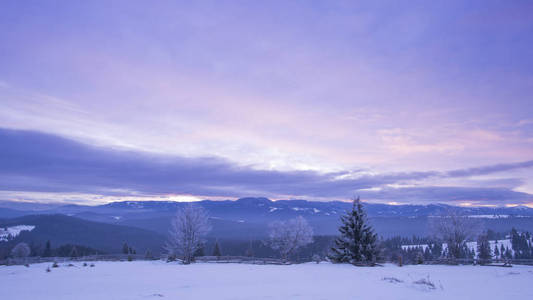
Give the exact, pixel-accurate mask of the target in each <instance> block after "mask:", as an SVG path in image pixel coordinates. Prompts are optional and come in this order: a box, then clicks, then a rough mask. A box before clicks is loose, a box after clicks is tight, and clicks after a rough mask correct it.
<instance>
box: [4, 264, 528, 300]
mask: <svg viewBox="0 0 533 300" xmlns="http://www.w3.org/2000/svg"><path fill="white" fill-rule="evenodd" d="M48 266H49V264H39V265H31V266H30V267H29V268H26V267H24V266H9V267H5V266H0V282H2V286H5V287H7V288H2V289H0V299H12V300H16V299H41V300H47V299H53V300H57V299H79V300H84V299H88V300H89V299H90V300H92V299H365V300H372V299H408V300H416V299H446V300H449V299H484V300H491V299H497V300H501V299H533V288H532V286H531V282H532V280H533V267H527V266H514V267H513V268H499V267H481V266H437V265H419V266H404V267H401V268H400V267H397V266H395V265H386V266H385V267H374V268H360V267H353V266H351V265H333V264H328V263H321V264H314V263H308V264H300V265H290V266H277V265H267V266H261V265H245V264H192V265H187V266H185V265H178V264H167V263H164V262H160V261H155V262H147V261H143V262H96V266H95V267H94V268H91V267H82V266H81V263H76V264H75V266H73V267H67V266H65V265H63V264H62V265H61V266H60V267H59V268H53V269H52V271H51V272H50V273H47V272H45V269H46V268H47V267H48ZM424 281H426V282H430V283H431V284H433V286H430V285H428V284H424V283H423V282H424ZM29 282H31V284H28V283H29ZM417 282H418V283H417Z"/></svg>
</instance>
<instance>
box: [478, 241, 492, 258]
mask: <svg viewBox="0 0 533 300" xmlns="http://www.w3.org/2000/svg"><path fill="white" fill-rule="evenodd" d="M477 252H478V258H479V262H480V263H481V264H486V263H489V262H490V260H491V258H492V253H491V251H490V243H489V237H488V235H487V234H481V235H479V237H478V239H477Z"/></svg>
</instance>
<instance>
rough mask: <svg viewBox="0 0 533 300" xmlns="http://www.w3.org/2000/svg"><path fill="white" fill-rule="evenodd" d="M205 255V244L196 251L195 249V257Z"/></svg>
mask: <svg viewBox="0 0 533 300" xmlns="http://www.w3.org/2000/svg"><path fill="white" fill-rule="evenodd" d="M197 256H205V252H204V245H201V246H200V247H199V248H198V249H196V251H194V257H197Z"/></svg>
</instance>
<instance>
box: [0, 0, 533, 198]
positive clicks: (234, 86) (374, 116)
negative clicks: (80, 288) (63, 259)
mask: <svg viewBox="0 0 533 300" xmlns="http://www.w3.org/2000/svg"><path fill="white" fill-rule="evenodd" d="M86 2H87V3H78V1H2V2H1V3H0V104H1V106H0V156H1V158H0V163H1V165H0V179H1V180H0V199H10V200H39V201H65V202H68V201H70V202H77V203H83V202H85V203H96V202H105V201H112V200H122V199H155V198H157V199H172V200H183V199H201V198H212V199H231V198H236V197H243V196H267V197H271V198H273V199H288V198H303V199H309V200H344V199H349V198H350V197H351V196H352V195H354V194H359V195H361V196H362V197H363V199H365V200H368V201H375V202H397V203H435V202H441V203H451V204H463V205H468V204H482V205H514V204H529V205H531V206H533V99H532V98H533V35H532V34H531V33H532V32H533V3H531V2H530V1H468V2H467V3H465V2H464V1H406V2H397V1H393V2H390V3H387V2H385V1H379V2H380V3H379V4H376V2H378V1H368V2H365V1H357V2H356V1H342V2H336V3H333V2H332V1H279V2H277V1H267V2H266V3H260V2H257V1H242V2H241V1H208V2H204V1H194V4H191V3H186V2H184V3H178V2H177V1H153V2H152V1H151V2H145V1H139V2H138V3H136V2H135V1H112V2H110V1H102V2H98V1H86Z"/></svg>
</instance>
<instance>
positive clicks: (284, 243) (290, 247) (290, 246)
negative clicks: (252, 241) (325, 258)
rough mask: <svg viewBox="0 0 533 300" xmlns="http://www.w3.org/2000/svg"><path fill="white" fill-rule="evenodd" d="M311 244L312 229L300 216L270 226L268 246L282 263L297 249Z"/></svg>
mask: <svg viewBox="0 0 533 300" xmlns="http://www.w3.org/2000/svg"><path fill="white" fill-rule="evenodd" d="M312 242H313V228H311V226H310V225H309V223H307V220H306V219H304V218H303V217H302V216H298V217H296V218H294V219H290V220H288V221H276V222H273V223H271V224H270V232H269V242H268V245H269V246H270V247H271V248H272V249H274V250H276V251H278V252H279V253H280V255H281V258H282V259H283V260H284V261H287V260H288V259H289V256H290V255H291V254H293V253H294V252H295V251H296V250H298V248H300V247H303V246H305V245H307V244H310V243H312Z"/></svg>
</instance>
